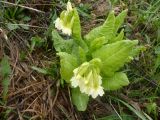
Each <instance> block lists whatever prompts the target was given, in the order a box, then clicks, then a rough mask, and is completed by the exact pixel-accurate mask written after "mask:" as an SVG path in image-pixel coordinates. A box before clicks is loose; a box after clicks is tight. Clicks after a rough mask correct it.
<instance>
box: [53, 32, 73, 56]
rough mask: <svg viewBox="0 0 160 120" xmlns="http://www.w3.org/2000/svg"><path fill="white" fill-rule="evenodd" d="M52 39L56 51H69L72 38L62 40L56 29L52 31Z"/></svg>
mask: <svg viewBox="0 0 160 120" xmlns="http://www.w3.org/2000/svg"><path fill="white" fill-rule="evenodd" d="M52 40H53V42H54V48H55V49H56V51H57V52H68V53H71V51H72V45H73V40H64V39H63V38H62V37H61V36H60V35H59V34H58V32H57V31H56V30H53V31H52Z"/></svg>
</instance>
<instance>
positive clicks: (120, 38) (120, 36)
mask: <svg viewBox="0 0 160 120" xmlns="http://www.w3.org/2000/svg"><path fill="white" fill-rule="evenodd" d="M123 37H124V29H122V30H121V32H120V33H119V34H118V35H117V36H116V37H115V38H114V39H112V40H111V41H109V42H110V43H113V42H117V41H121V40H123Z"/></svg>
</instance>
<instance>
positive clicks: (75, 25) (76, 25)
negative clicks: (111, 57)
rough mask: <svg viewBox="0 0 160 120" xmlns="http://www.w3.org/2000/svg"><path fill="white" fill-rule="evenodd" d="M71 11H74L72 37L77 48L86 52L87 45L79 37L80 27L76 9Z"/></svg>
mask: <svg viewBox="0 0 160 120" xmlns="http://www.w3.org/2000/svg"><path fill="white" fill-rule="evenodd" d="M73 10H74V23H73V28H72V37H73V39H74V40H75V42H76V43H77V44H78V45H79V46H81V47H82V48H83V49H86V50H87V45H86V43H85V42H84V41H83V39H82V36H81V25H80V19H79V15H78V12H77V10H76V9H73Z"/></svg>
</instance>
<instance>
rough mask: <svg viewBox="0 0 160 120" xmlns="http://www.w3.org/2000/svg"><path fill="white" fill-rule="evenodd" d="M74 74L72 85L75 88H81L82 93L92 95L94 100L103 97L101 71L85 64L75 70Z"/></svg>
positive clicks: (87, 63)
mask: <svg viewBox="0 0 160 120" xmlns="http://www.w3.org/2000/svg"><path fill="white" fill-rule="evenodd" d="M73 73H74V75H73V77H72V78H71V85H72V86H73V87H74V88H76V87H79V88H80V91H81V92H82V93H85V94H87V95H91V96H92V98H96V97H97V96H98V95H99V96H103V94H104V91H103V87H102V86H101V85H102V77H101V76H100V75H99V73H100V71H99V69H98V68H97V67H95V66H94V65H92V64H90V63H89V62H85V63H83V64H82V65H81V66H79V67H78V68H76V69H74V71H73Z"/></svg>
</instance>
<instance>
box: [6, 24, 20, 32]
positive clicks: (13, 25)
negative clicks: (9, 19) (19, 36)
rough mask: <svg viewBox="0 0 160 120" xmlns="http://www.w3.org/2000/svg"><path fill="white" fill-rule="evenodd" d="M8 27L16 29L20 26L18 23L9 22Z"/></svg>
mask: <svg viewBox="0 0 160 120" xmlns="http://www.w3.org/2000/svg"><path fill="white" fill-rule="evenodd" d="M7 27H8V29H9V30H16V29H18V28H19V26H18V24H13V23H8V24H7Z"/></svg>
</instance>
